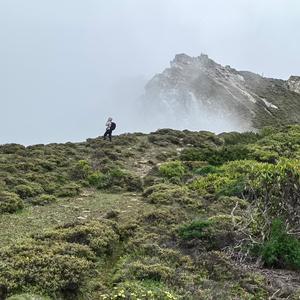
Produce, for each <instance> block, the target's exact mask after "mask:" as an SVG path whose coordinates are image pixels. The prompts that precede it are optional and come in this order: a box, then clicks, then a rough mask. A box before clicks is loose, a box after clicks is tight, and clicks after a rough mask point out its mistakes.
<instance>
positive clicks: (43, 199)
mask: <svg viewBox="0 0 300 300" xmlns="http://www.w3.org/2000/svg"><path fill="white" fill-rule="evenodd" d="M56 201H57V198H56V197H55V196H53V195H47V194H43V195H40V196H37V197H35V198H33V199H32V200H31V201H30V202H31V203H32V204H34V205H46V204H51V203H54V202H56Z"/></svg>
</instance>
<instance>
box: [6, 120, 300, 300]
mask: <svg viewBox="0 0 300 300" xmlns="http://www.w3.org/2000/svg"><path fill="white" fill-rule="evenodd" d="M299 162H300V126H298V125H294V126H285V127H280V128H272V127H268V128H264V129H262V130H261V131H260V132H259V133H242V134H240V133H224V134H221V135H214V134H213V133H210V132H190V131H175V130H169V129H163V130H159V131H157V132H155V133H151V134H149V135H146V134H139V133H136V134H126V135H121V136H118V137H115V139H114V140H113V142H112V143H110V142H108V141H103V140H102V139H88V140H87V141H86V142H83V143H76V144H75V143H66V144H49V145H34V146H29V147H23V146H21V145H16V144H7V145H2V146H0V212H1V214H0V228H1V230H0V242H1V243H0V245H1V246H0V299H10V300H13V299H14V300H25V299H31V300H33V299H35V300H38V299H40V300H43V299H78V300H83V299H84V300H86V299H91V300H92V299H93V300H94V299H95V300H96V299H300V274H299V272H300V240H299V237H300V213H299V211H300V164H299Z"/></svg>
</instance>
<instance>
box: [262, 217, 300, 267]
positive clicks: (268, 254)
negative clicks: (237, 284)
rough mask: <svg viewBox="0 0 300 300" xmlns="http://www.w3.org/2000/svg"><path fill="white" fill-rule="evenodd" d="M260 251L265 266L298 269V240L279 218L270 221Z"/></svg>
mask: <svg viewBox="0 0 300 300" xmlns="http://www.w3.org/2000/svg"><path fill="white" fill-rule="evenodd" d="M260 253H261V256H262V259H263V261H264V263H265V265H266V266H268V267H275V268H293V269H298V270H300V241H299V240H298V239H297V238H296V237H293V236H291V235H289V234H288V233H287V232H286V229H285V225H284V223H283V222H282V221H281V220H280V219H275V220H274V221H273V222H272V226H271V231H270V234H269V237H268V239H267V240H266V241H265V242H264V243H263V244H262V245H261V248H260Z"/></svg>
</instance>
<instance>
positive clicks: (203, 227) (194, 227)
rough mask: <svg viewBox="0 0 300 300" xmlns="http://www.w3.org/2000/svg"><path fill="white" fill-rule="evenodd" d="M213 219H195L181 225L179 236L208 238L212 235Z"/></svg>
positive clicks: (184, 237)
mask: <svg viewBox="0 0 300 300" xmlns="http://www.w3.org/2000/svg"><path fill="white" fill-rule="evenodd" d="M211 225H212V221H208V220H195V221H192V222H191V223H188V224H185V225H183V226H181V227H180V228H179V230H178V233H179V236H180V237H181V238H183V239H186V240H188V239H194V238H206V237H209V235H210V229H211Z"/></svg>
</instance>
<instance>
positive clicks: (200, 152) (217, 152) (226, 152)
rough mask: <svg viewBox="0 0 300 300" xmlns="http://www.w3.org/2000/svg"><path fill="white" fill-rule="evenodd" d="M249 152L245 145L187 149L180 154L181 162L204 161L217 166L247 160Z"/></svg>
mask: <svg viewBox="0 0 300 300" xmlns="http://www.w3.org/2000/svg"><path fill="white" fill-rule="evenodd" d="M249 156H250V150H249V149H248V147H247V146H245V145H229V146H223V147H221V148H203V149H201V148H187V149H184V150H183V151H182V152H181V155H180V159H181V160H183V161H206V162H208V163H209V164H210V165H214V166H218V165H222V164H224V163H225V162H228V161H234V160H241V159H248V158H249Z"/></svg>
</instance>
